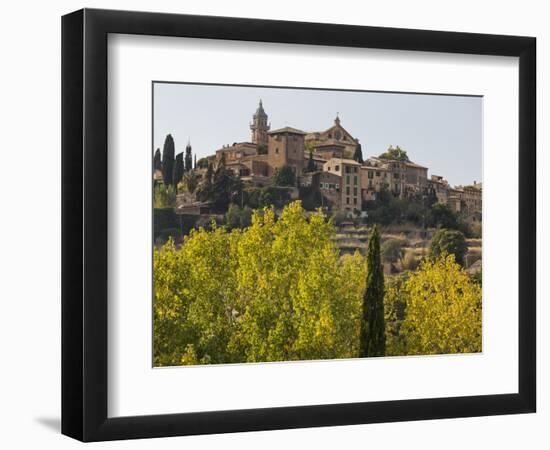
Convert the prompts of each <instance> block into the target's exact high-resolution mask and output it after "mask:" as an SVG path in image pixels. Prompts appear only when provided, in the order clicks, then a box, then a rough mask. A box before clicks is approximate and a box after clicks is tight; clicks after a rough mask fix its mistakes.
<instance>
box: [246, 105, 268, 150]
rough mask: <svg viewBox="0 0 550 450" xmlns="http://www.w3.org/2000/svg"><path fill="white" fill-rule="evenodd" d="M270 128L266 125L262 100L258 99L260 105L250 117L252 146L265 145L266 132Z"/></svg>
mask: <svg viewBox="0 0 550 450" xmlns="http://www.w3.org/2000/svg"><path fill="white" fill-rule="evenodd" d="M270 128H271V126H270V125H269V124H268V123H267V114H266V113H265V111H264V107H263V104H262V99H260V104H259V105H258V109H256V112H255V113H254V115H253V116H252V123H251V124H250V130H251V131H252V142H253V143H254V144H265V145H267V132H268V131H269V129H270Z"/></svg>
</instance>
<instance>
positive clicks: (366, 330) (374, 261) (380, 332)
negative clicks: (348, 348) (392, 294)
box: [360, 225, 386, 357]
mask: <svg viewBox="0 0 550 450" xmlns="http://www.w3.org/2000/svg"><path fill="white" fill-rule="evenodd" d="M367 265H368V274H367V286H366V289H365V294H364V295H363V320H362V322H361V350H360V351H361V355H360V356H361V357H366V356H384V355H385V354H386V334H385V328H386V324H385V320H384V271H383V268H382V263H381V262H380V233H379V231H378V227H377V226H376V225H375V226H374V228H373V230H372V232H371V234H370V236H369V244H368V253H367Z"/></svg>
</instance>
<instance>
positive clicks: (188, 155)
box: [185, 143, 193, 172]
mask: <svg viewBox="0 0 550 450" xmlns="http://www.w3.org/2000/svg"><path fill="white" fill-rule="evenodd" d="M192 168H193V155H192V150H191V144H190V143H188V144H187V147H185V172H189V171H190V170H191V169H192Z"/></svg>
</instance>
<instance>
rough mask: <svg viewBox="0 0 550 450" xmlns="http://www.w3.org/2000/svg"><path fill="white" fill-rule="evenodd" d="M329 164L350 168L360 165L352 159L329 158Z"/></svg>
mask: <svg viewBox="0 0 550 450" xmlns="http://www.w3.org/2000/svg"><path fill="white" fill-rule="evenodd" d="M329 162H335V163H336V162H339V163H340V164H348V165H350V166H360V165H361V164H360V163H358V162H357V161H355V160H354V159H346V158H330V159H329Z"/></svg>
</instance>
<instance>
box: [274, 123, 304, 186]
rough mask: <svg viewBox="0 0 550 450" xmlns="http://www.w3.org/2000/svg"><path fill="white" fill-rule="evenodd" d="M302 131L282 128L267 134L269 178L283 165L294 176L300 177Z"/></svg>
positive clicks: (302, 148) (302, 157)
mask: <svg viewBox="0 0 550 450" xmlns="http://www.w3.org/2000/svg"><path fill="white" fill-rule="evenodd" d="M305 135H306V133H305V132H304V131H301V130H298V129H296V128H292V127H284V128H280V129H278V130H273V131H270V132H269V133H268V143H267V159H266V161H267V165H268V166H269V170H270V172H269V176H272V175H273V172H274V171H275V170H276V169H279V168H280V167H282V166H284V165H288V166H290V168H291V169H292V171H293V172H294V175H296V176H300V175H301V174H302V172H303V169H304V136H305Z"/></svg>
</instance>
